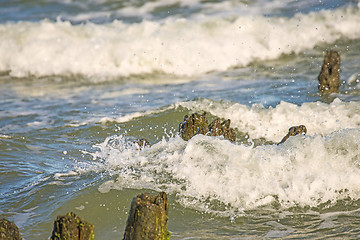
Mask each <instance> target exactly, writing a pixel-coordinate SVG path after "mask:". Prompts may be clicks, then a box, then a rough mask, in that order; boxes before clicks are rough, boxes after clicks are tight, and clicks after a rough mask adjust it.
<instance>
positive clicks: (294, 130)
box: [278, 125, 307, 145]
mask: <svg viewBox="0 0 360 240" xmlns="http://www.w3.org/2000/svg"><path fill="white" fill-rule="evenodd" d="M306 132H307V129H306V127H305V126H304V125H300V126H294V127H291V128H289V132H288V133H287V134H286V136H285V137H284V138H283V139H282V140H281V142H279V143H278V145H279V144H282V143H284V142H285V141H286V140H287V139H288V138H289V137H291V136H296V135H298V134H303V135H305V134H306Z"/></svg>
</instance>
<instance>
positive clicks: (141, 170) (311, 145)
mask: <svg viewBox="0 0 360 240" xmlns="http://www.w3.org/2000/svg"><path fill="white" fill-rule="evenodd" d="M112 138H113V139H115V138H117V137H116V136H113V137H112ZM118 138H119V139H118V140H119V142H121V141H123V140H124V138H123V137H121V136H118ZM107 142H108V140H106V141H105V142H104V144H102V145H98V146H97V147H98V148H99V151H98V156H99V160H101V161H102V163H103V167H104V168H105V169H107V170H108V171H112V172H115V173H116V175H117V176H118V177H117V179H115V180H111V181H110V182H106V183H104V185H103V186H100V188H99V191H101V192H107V191H109V190H110V189H122V188H127V187H131V188H151V189H155V190H165V191H167V192H168V193H176V195H177V196H178V201H179V202H180V203H182V204H183V205H185V206H188V207H193V208H196V209H201V210H204V211H219V209H217V206H218V205H219V204H216V202H220V203H221V204H224V205H225V206H228V207H227V208H225V210H221V211H222V212H223V211H225V214H226V212H227V213H228V214H230V212H233V210H234V209H238V210H240V211H241V210H245V209H253V208H256V207H259V206H263V205H268V204H271V203H272V202H274V201H276V202H278V203H280V204H281V205H282V207H284V208H287V207H292V206H318V205H319V204H320V203H324V202H327V201H330V202H336V201H337V200H339V199H344V198H347V197H350V198H353V199H359V198H360V186H359V184H358V182H359V181H360V148H359V146H360V130H359V129H351V130H341V131H337V132H333V133H331V134H329V135H326V136H321V135H314V136H296V137H293V138H290V139H289V140H288V141H286V142H285V143H284V144H283V145H279V146H278V145H264V146H258V147H253V146H247V145H243V144H234V143H231V142H230V141H227V140H224V139H221V138H215V137H209V136H204V135H197V136H195V137H193V138H192V139H190V140H189V141H188V142H185V141H183V140H182V139H181V138H180V137H175V138H171V139H169V140H163V141H161V142H159V143H157V144H155V145H153V146H152V147H151V148H147V149H145V150H143V151H138V150H134V149H131V148H118V147H115V146H114V145H113V144H108V143H107ZM230 209H232V210H230ZM222 214H223V213H222Z"/></svg>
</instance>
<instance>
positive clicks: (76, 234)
mask: <svg viewBox="0 0 360 240" xmlns="http://www.w3.org/2000/svg"><path fill="white" fill-rule="evenodd" d="M65 239H66V240H93V239H94V225H93V224H91V223H88V222H87V221H85V220H82V219H81V218H80V217H78V216H76V215H75V213H73V212H71V213H68V214H66V215H63V216H57V218H56V220H55V222H54V229H53V232H52V235H51V238H50V240H65Z"/></svg>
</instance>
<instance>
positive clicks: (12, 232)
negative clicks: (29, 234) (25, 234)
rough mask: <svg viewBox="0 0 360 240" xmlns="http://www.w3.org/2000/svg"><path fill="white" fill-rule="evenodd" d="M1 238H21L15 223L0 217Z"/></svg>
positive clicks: (14, 239) (16, 239) (10, 239)
mask: <svg viewBox="0 0 360 240" xmlns="http://www.w3.org/2000/svg"><path fill="white" fill-rule="evenodd" d="M0 239H1V240H21V239H22V237H21V234H20V232H19V228H18V227H17V226H16V224H15V223H13V222H10V221H8V220H6V219H4V218H3V219H0Z"/></svg>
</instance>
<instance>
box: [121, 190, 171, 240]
mask: <svg viewBox="0 0 360 240" xmlns="http://www.w3.org/2000/svg"><path fill="white" fill-rule="evenodd" d="M168 209H169V204H168V201H167V196H166V193H164V192H161V193H159V194H158V195H157V196H156V197H153V196H151V195H150V194H147V193H144V194H140V195H138V196H136V197H135V198H134V199H133V201H132V203H131V208H130V212H129V217H128V220H127V224H126V228H125V234H124V240H136V239H138V240H165V239H170V233H169V232H168V231H167V222H168Z"/></svg>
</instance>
